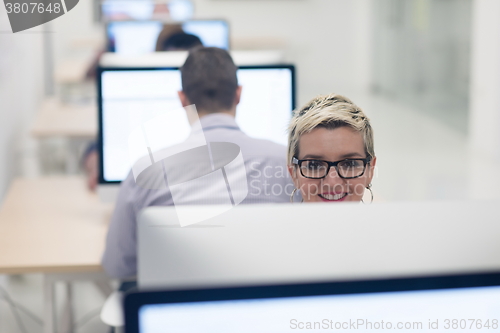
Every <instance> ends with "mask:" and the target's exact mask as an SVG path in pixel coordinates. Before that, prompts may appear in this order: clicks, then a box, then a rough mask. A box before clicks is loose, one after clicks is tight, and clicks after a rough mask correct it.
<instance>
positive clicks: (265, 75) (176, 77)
mask: <svg viewBox="0 0 500 333" xmlns="http://www.w3.org/2000/svg"><path fill="white" fill-rule="evenodd" d="M294 73H295V70H294V66H292V65H276V66H245V67H239V69H238V72H237V75H238V81H239V84H240V85H241V86H243V90H242V95H241V100H240V103H239V105H238V106H237V110H236V122H237V123H238V125H239V126H240V128H241V129H242V130H243V131H244V132H245V133H246V134H248V135H249V136H252V137H256V138H261V139H268V140H271V141H274V142H277V143H281V144H283V145H286V142H287V133H286V129H287V127H288V123H289V120H290V118H291V115H292V110H293V109H294V108H295V74H294ZM179 90H181V76H180V71H179V69H178V68H100V69H99V71H98V105H99V142H100V145H99V147H100V183H101V184H112V183H119V182H121V181H122V180H123V179H125V177H126V176H127V174H128V172H129V171H130V169H131V167H132V165H133V163H134V162H133V161H135V160H136V159H138V158H140V157H142V156H130V150H129V147H128V140H129V137H130V135H131V133H132V131H133V130H134V128H135V127H137V125H138V124H140V123H141V122H145V121H148V120H150V119H152V118H154V117H155V116H158V115H159V114H161V113H164V112H169V111H173V110H179V109H181V107H182V105H181V103H180V101H179V98H178V95H177V92H178V91H179ZM169 126H170V127H169V130H168V131H165V132H168V133H167V134H165V135H169V138H170V139H166V140H167V141H168V140H170V141H171V143H172V144H174V143H176V140H178V139H179V138H183V137H187V136H188V135H189V132H190V126H189V124H188V122H187V118H186V116H185V114H182V113H181V114H179V113H175V114H174V113H172V123H171V124H169Z"/></svg>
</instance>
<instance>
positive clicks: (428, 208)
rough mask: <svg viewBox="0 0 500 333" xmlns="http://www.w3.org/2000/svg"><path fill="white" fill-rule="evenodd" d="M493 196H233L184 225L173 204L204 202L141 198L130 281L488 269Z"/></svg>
mask: <svg viewBox="0 0 500 333" xmlns="http://www.w3.org/2000/svg"><path fill="white" fill-rule="evenodd" d="M497 206H498V203H476V202H458V203H391V204H388V203H387V204H372V205H362V204H357V203H353V204H347V203H346V204H322V203H320V204H302V205H289V204H280V205H239V206H237V207H234V208H233V209H230V210H229V211H226V212H225V213H223V214H220V215H218V216H216V217H213V218H211V219H208V220H206V221H204V222H201V223H199V224H194V225H192V226H188V227H180V225H179V220H178V213H180V212H181V211H177V210H180V209H183V210H184V211H190V212H196V213H197V214H198V215H199V216H203V214H205V212H204V210H205V209H206V214H209V213H210V209H211V207H209V206H207V207H203V206H197V207H185V206H177V207H150V208H147V209H146V210H144V211H143V213H142V215H140V218H139V225H138V279H139V284H140V286H141V287H143V288H148V287H162V288H179V287H200V286H201V287H204V286H227V285H247V284H268V283H294V282H303V281H331V280H337V281H338V280H352V279H366V278H387V277H404V276H419V275H435V274H451V273H456V272H470V271H491V270H498V269H500V256H497V255H495V254H496V253H500V242H498V239H499V237H500V224H499V223H498V212H497V208H496V207H497ZM479 212H480V213H479ZM478 216H480V218H478Z"/></svg>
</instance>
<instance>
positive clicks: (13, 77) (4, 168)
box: [0, 6, 44, 202]
mask: <svg viewBox="0 0 500 333" xmlns="http://www.w3.org/2000/svg"><path fill="white" fill-rule="evenodd" d="M4 8H5V7H4V6H1V9H0V161H1V163H0V202H1V199H3V196H4V194H5V191H6V190H7V188H8V186H9V184H10V181H11V180H12V179H13V177H15V176H17V175H20V174H21V173H22V170H23V167H24V166H23V164H22V158H23V156H24V154H25V150H26V141H27V140H26V138H27V136H28V134H27V132H28V130H29V124H30V123H31V121H32V118H33V115H34V114H35V111H36V109H37V107H38V105H39V102H40V98H41V96H42V95H43V87H44V86H43V48H42V39H43V34H42V33H41V30H42V29H40V28H34V29H30V30H29V31H28V32H20V33H16V34H13V33H12V32H11V31H12V30H11V28H10V24H9V21H8V18H7V14H6V12H5V10H4Z"/></svg>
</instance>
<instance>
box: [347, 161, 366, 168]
mask: <svg viewBox="0 0 500 333" xmlns="http://www.w3.org/2000/svg"><path fill="white" fill-rule="evenodd" d="M361 166H363V163H362V162H361V161H358V160H348V161H345V162H344V163H343V167H347V168H359V167H361Z"/></svg>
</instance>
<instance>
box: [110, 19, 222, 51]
mask: <svg viewBox="0 0 500 333" xmlns="http://www.w3.org/2000/svg"><path fill="white" fill-rule="evenodd" d="M180 25H181V28H182V30H183V31H184V32H185V33H188V34H191V35H195V36H197V37H198V38H199V39H200V40H201V42H202V44H203V45H204V46H210V47H212V46H213V47H218V48H221V49H225V50H228V49H229V26H228V24H227V22H226V21H223V20H193V21H186V22H184V23H181V24H180ZM164 28H165V24H164V23H163V22H161V21H115V22H110V23H108V25H107V39H108V51H110V52H116V53H119V54H126V55H139V54H145V53H151V52H155V51H156V42H157V40H158V37H159V36H160V33H161V32H162V30H163V29H164Z"/></svg>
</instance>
